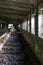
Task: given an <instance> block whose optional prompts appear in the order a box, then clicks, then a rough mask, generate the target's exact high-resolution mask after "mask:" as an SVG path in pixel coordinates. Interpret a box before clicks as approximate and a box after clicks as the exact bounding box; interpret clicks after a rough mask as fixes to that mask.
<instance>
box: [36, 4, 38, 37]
mask: <svg viewBox="0 0 43 65" xmlns="http://www.w3.org/2000/svg"><path fill="white" fill-rule="evenodd" d="M35 35H36V36H38V4H37V6H36V15H35Z"/></svg>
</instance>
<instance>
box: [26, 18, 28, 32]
mask: <svg viewBox="0 0 43 65" xmlns="http://www.w3.org/2000/svg"><path fill="white" fill-rule="evenodd" d="M26 30H27V31H28V18H27V29H26Z"/></svg>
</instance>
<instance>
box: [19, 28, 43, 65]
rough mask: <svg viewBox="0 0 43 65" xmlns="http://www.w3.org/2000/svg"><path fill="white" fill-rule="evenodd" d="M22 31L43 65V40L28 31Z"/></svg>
mask: <svg viewBox="0 0 43 65" xmlns="http://www.w3.org/2000/svg"><path fill="white" fill-rule="evenodd" d="M20 31H21V33H22V35H23V37H24V38H25V40H26V41H27V43H28V44H29V45H30V47H31V48H32V49H33V51H34V52H35V54H36V56H37V57H38V58H39V59H40V61H41V63H42V65H43V39H41V38H38V37H36V36H35V35H33V34H30V33H29V32H27V31H24V30H21V29H20Z"/></svg>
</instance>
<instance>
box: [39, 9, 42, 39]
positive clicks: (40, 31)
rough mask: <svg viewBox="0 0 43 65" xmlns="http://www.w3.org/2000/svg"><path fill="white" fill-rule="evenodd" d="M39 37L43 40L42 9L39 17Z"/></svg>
mask: <svg viewBox="0 0 43 65" xmlns="http://www.w3.org/2000/svg"><path fill="white" fill-rule="evenodd" d="M38 36H39V37H40V38H43V10H42V9H40V11H39V15H38Z"/></svg>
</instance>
